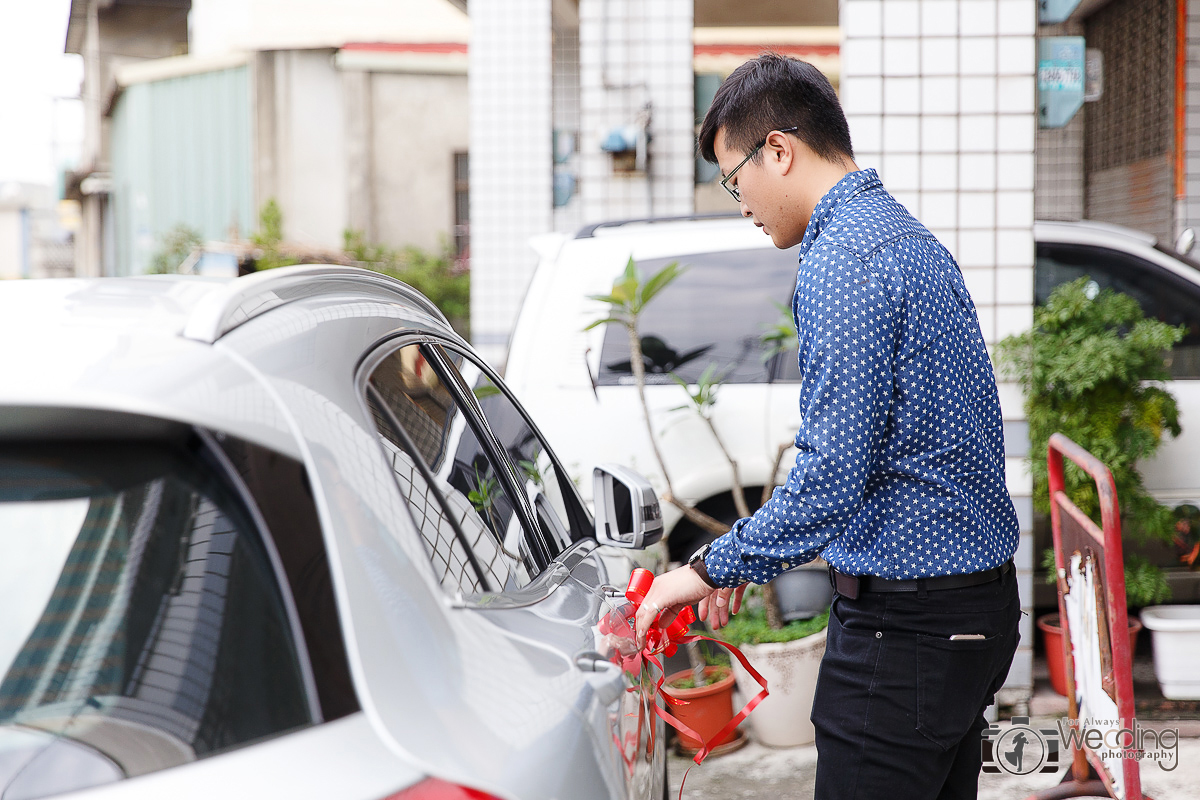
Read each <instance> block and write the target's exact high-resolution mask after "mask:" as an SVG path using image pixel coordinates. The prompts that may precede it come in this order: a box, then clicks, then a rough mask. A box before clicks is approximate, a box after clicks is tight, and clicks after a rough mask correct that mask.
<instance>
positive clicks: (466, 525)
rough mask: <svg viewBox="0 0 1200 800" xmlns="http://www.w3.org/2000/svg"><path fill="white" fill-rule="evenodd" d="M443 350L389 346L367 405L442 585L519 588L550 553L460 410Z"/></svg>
mask: <svg viewBox="0 0 1200 800" xmlns="http://www.w3.org/2000/svg"><path fill="white" fill-rule="evenodd" d="M438 357H439V356H438V354H437V352H436V351H433V350H430V349H429V348H428V347H427V346H423V345H417V344H411V345H406V346H403V347H400V348H398V349H397V350H395V351H394V352H392V353H391V354H389V355H388V356H387V357H386V358H384V359H383V361H382V362H380V364H379V366H378V367H376V368H375V369H374V371H373V372H372V373H371V377H370V380H369V387H368V394H369V398H368V405H369V406H370V407H371V411H372V414H373V415H374V418H375V422H376V426H377V428H378V430H379V432H380V435H381V439H382V441H383V445H384V449H385V451H386V453H387V456H388V458H389V460H390V462H391V465H392V471H393V472H394V473H395V475H396V479H397V482H398V484H399V486H400V490H401V492H402V493H403V494H404V495H405V497H406V498H407V499H408V505H409V508H410V510H411V511H412V514H413V521H414V523H415V525H416V526H417V529H418V530H419V531H420V534H421V537H422V539H423V541H424V544H425V548H426V551H427V552H428V554H429V557H430V560H431V561H432V563H433V566H434V569H435V571H436V572H437V573H438V578H439V580H440V581H441V583H442V586H443V588H444V589H446V590H447V591H448V592H450V593H452V594H457V593H461V594H463V595H472V594H479V593H480V592H484V591H499V590H504V589H514V588H520V587H522V586H525V585H526V584H528V583H529V581H530V580H532V578H533V577H534V576H536V575H537V574H538V573H539V572H540V571H541V570H542V569H543V568H544V567H545V566H546V565H547V564H548V563H549V558H548V557H547V555H546V553H545V548H544V546H543V544H542V542H541V541H540V539H538V538H537V537H529V536H528V535H527V532H526V531H525V529H524V527H523V525H522V521H521V517H520V514H519V513H517V510H516V506H515V505H514V503H513V500H512V498H511V497H510V495H509V491H510V489H509V486H511V485H512V483H513V479H512V473H511V471H510V470H509V468H508V467H507V466H505V465H504V463H503V462H500V463H497V461H496V459H495V458H494V457H493V455H492V453H491V451H490V450H489V448H488V447H487V445H486V443H485V442H484V441H482V440H481V437H480V435H479V434H478V433H477V431H476V429H475V427H474V425H473V424H472V422H471V420H469V419H468V416H467V415H466V414H464V412H463V409H461V408H460V406H459V402H458V400H457V399H456V398H455V396H454V394H453V393H452V391H451V390H450V389H449V388H448V387H447V385H446V383H445V381H444V380H443V378H442V375H441V373H440V372H439V371H438V369H436V368H435V366H434V364H435V363H436V362H437V360H438Z"/></svg>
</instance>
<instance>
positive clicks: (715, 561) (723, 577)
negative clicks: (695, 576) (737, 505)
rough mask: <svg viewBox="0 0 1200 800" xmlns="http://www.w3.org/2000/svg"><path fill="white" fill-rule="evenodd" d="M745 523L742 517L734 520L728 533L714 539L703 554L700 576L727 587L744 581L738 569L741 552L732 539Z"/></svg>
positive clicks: (714, 584)
mask: <svg viewBox="0 0 1200 800" xmlns="http://www.w3.org/2000/svg"><path fill="white" fill-rule="evenodd" d="M745 523H746V520H744V519H741V520H738V521H737V522H735V523H734V524H733V528H731V529H730V531H729V533H726V534H723V535H721V536H718V537H717V538H716V539H714V540H713V543H712V544H711V545H710V546H709V548H708V552H707V553H705V554H704V574H703V575H701V576H700V577H701V578H704V577H707V578H708V581H709V583H711V584H712V585H713V586H717V587H724V588H729V587H731V586H739V585H741V584H743V583H745V582H746V581H745V579H744V578H742V573H741V570H740V569H739V566H740V565H741V561H742V556H741V552H740V550H739V548H738V546H737V542H736V541H735V540H734V537H735V536H736V535H737V532H738V531H739V530H740V529H741V527H742V525H744V524H745ZM697 571H698V570H697Z"/></svg>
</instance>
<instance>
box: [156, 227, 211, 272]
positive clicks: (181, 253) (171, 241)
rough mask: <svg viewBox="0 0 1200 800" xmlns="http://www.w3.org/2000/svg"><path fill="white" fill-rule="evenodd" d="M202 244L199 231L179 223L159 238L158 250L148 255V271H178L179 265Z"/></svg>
mask: <svg viewBox="0 0 1200 800" xmlns="http://www.w3.org/2000/svg"><path fill="white" fill-rule="evenodd" d="M203 244H204V240H203V239H202V238H200V232H199V231H197V230H196V229H195V228H192V227H189V226H188V225H185V224H184V223H182V222H181V223H179V224H178V225H176V226H175V227H173V228H171V229H170V230H169V231H167V232H166V233H164V234H163V235H162V236H161V237H160V238H159V247H158V250H156V251H155V252H154V255H153V256H151V257H150V273H151V274H153V275H169V274H174V273H176V272H179V267H180V266H181V265H182V264H183V262H184V261H186V260H187V258H188V256H190V255H191V254H192V253H193V252H194V251H195V250H196V248H198V247H201V246H202V245H203Z"/></svg>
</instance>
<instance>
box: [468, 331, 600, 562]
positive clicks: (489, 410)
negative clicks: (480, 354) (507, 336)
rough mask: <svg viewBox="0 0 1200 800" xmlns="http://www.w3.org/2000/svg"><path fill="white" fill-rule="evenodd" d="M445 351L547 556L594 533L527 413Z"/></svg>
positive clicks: (483, 375) (576, 495)
mask: <svg viewBox="0 0 1200 800" xmlns="http://www.w3.org/2000/svg"><path fill="white" fill-rule="evenodd" d="M446 352H447V354H448V355H449V356H450V357H451V358H454V359H455V360H456V361H458V362H459V363H461V365H462V366H461V367H460V372H461V374H462V376H463V379H464V380H465V381H466V383H467V385H468V386H470V387H471V391H472V393H473V394H474V396H475V402H476V404H477V405H478V406H479V408H480V411H481V413H482V414H483V417H484V419H486V420H487V423H488V427H489V428H491V429H492V432H493V433H494V434H495V435H496V438H497V439H499V441H500V445H501V446H502V447H503V448H504V452H505V453H506V454H507V456H508V459H509V462H510V463H511V464H512V465H513V466H514V467H515V472H516V475H515V477H516V479H517V482H518V484H519V485H521V486H523V487H524V489H525V492H526V494H527V495H528V497H529V502H530V505H531V506H532V507H533V510H534V513H535V514H536V515H537V519H538V524H539V525H541V527H542V535H543V538H544V539H545V540H546V541H547V542H548V543H549V545H550V556H551V557H554V556H557V555H558V554H559V553H561V552H562V551H563V550H565V549H566V548H568V547H570V546H571V544H572V543H574V542H577V541H579V540H580V539H585V538H589V537H591V536H593V535H594V530H593V527H592V521H591V518H590V517H589V516H588V514H587V512H586V511H585V510H584V508H583V503H582V501H581V500H580V499H579V493H578V492H577V491H576V489H575V485H574V484H573V483H572V482H571V479H570V477H569V476H568V475H567V474H566V472H565V471H564V470H563V469H562V468H561V467H560V466H559V464H558V462H557V460H556V459H555V458H554V456H553V454H552V452H551V450H550V448H549V447H548V446H547V444H546V442H545V440H543V439H542V437H541V436H540V435H538V433H537V431H536V430H535V429H534V427H533V425H532V424H530V422H529V419H528V418H527V417H526V416H525V413H524V412H523V411H522V410H521V409H520V407H519V406H518V405H517V404H516V403H515V402H514V401H513V399H512V398H511V397H510V396H509V395H508V393H507V392H505V391H504V390H503V389H502V388H501V387H500V386H499V385H497V383H496V382H495V381H494V380H493V379H492V377H491V376H490V375H489V374H488V373H487V372H485V371H484V370H483V369H481V368H480V366H479V365H478V364H477V363H475V362H474V361H473V360H472V359H470V358H469V357H467V356H465V355H464V354H462V353H459V352H457V351H455V350H452V349H450V348H446Z"/></svg>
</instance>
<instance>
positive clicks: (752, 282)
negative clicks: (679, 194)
mask: <svg viewBox="0 0 1200 800" xmlns="http://www.w3.org/2000/svg"><path fill="white" fill-rule="evenodd" d="M676 260H677V261H679V262H680V264H681V265H682V266H683V267H684V268H685V269H684V272H683V274H682V275H681V276H679V277H678V278H676V279H675V281H674V283H672V284H671V285H670V286H668V287H667V288H666V289H664V290H663V291H662V292H660V293H659V294H658V295H657V296H656V297H655V298H654V300H653V301H651V302H650V304H649V305H647V306H646V310H645V311H644V312H643V315H642V321H641V334H642V351H643V355H644V359H645V364H646V382H647V383H648V384H655V383H671V382H672V381H671V377H670V374H669V373H671V372H674V373H676V374H677V375H679V376H680V377H681V378H683V379H684V380H686V381H688V382H689V383H694V382H695V381H696V380H697V379H698V378H699V377H700V375H701V374H702V373H703V372H704V370H705V368H706V367H708V366H709V365H710V364H715V365H716V367H717V374H718V375H723V376H724V379H725V381H726V382H727V383H766V382H768V381H770V380H772V379H773V378H774V379H788V376H789V373H787V372H786V363H785V362H786V361H788V359H789V358H790V359H791V360H792V361H794V360H795V350H794V348H793V349H792V350H791V351H790V353H791V355H790V356H789V355H788V354H786V353H784V354H778V355H776V356H773V357H767V353H768V352H769V349H768V347H767V345H765V344H764V343H763V340H762V337H763V335H764V334H765V333H766V332H767V329H768V328H769V327H770V326H772V325H774V324H776V323H777V322H778V321H780V320H781V319H784V318H790V316H791V298H792V294H793V290H794V287H795V285H796V270H797V265H798V257H797V254H796V251H795V250H794V249H792V250H775V249H773V248H772V249H765V248H763V249H757V250H736V251H731V252H723V253H696V254H693V255H688V256H683V257H680V258H678V259H653V260H649V259H648V260H645V261H641V262H639V264H638V267H639V269H640V270H641V272H642V275H644V276H648V275H653V274H654V273H655V272H658V271H659V270H660V269H662V268H663V267H664V266H666V265H667V264H668V263H670V262H671V261H676ZM791 372H792V373H794V372H796V368H795V366H794V365H793V367H792V370H791ZM598 383H599V384H600V385H602V386H612V385H617V384H632V383H633V372H632V369H631V368H630V361H629V338H628V335H627V334H626V332H625V329H624V328H623V327H621V326H619V325H614V324H609V325H607V326H605V331H604V345H603V347H602V348H601V352H600V375H599V378H598Z"/></svg>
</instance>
